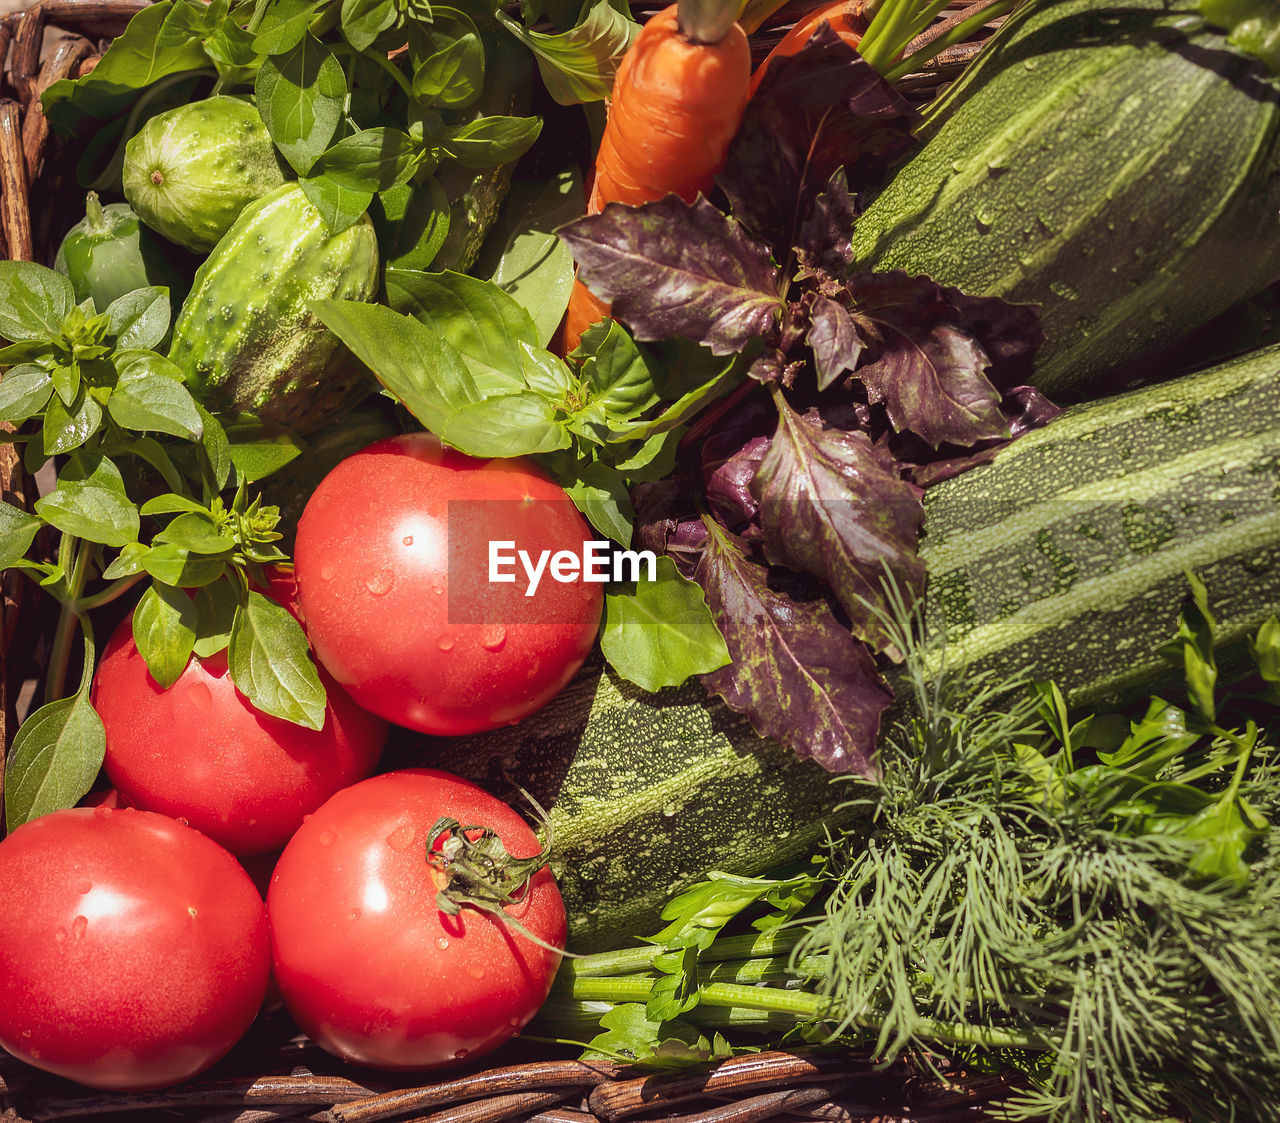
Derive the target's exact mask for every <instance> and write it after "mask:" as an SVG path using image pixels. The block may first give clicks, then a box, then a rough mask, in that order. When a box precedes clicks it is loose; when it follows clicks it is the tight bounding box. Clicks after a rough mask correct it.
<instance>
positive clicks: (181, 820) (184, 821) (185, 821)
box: [178, 815, 191, 827]
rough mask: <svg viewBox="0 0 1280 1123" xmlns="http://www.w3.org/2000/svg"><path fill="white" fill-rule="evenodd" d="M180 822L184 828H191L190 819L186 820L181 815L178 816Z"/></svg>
mask: <svg viewBox="0 0 1280 1123" xmlns="http://www.w3.org/2000/svg"><path fill="white" fill-rule="evenodd" d="M178 822H179V823H181V824H182V825H183V826H184V827H189V826H191V821H190V820H189V819H186V818H184V817H183V816H181V815H179V816H178Z"/></svg>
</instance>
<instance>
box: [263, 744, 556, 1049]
mask: <svg viewBox="0 0 1280 1123" xmlns="http://www.w3.org/2000/svg"><path fill="white" fill-rule="evenodd" d="M442 815H449V816H452V817H453V818H456V819H457V820H458V821H459V822H460V823H462V824H463V825H466V826H471V825H475V824H481V825H484V826H487V827H490V828H492V829H493V830H494V831H496V832H497V834H498V837H499V838H501V840H502V842H503V844H504V846H505V847H506V849H507V850H508V852H510V853H512V854H513V855H515V856H516V857H529V856H531V855H534V854H537V853H538V850H539V847H538V841H537V838H536V837H535V835H534V833H533V831H532V830H530V828H529V826H528V825H527V824H526V823H525V821H524V820H523V819H522V818H521V817H520V816H519V815H518V814H517V813H516V812H515V811H514V810H512V808H510V807H509V806H507V805H506V804H505V803H503V802H502V801H501V800H499V799H496V798H495V797H493V796H491V795H489V794H488V793H486V792H484V791H483V790H481V789H480V788H478V787H476V786H475V785H474V784H471V783H469V782H467V781H466V780H462V779H459V778H458V777H456V776H451V775H449V774H448V773H445V772H438V771H435V770H432V769H406V770H402V771H399V772H388V773H385V774H383V775H381V776H374V777H373V778H372V779H369V780H364V781H362V782H361V783H359V784H356V785H354V786H352V787H350V788H347V789H345V790H344V791H341V792H338V794H337V795H335V796H334V797H333V798H332V799H330V800H329V801H328V802H327V803H326V804H325V805H324V806H323V807H321V808H320V810H319V811H317V812H316V813H315V814H314V815H312V816H311V817H310V818H309V819H308V820H307V821H306V822H305V823H304V824H303V825H302V826H301V827H300V828H299V830H298V833H297V834H296V835H294V836H293V838H292V840H291V841H290V842H289V845H288V846H286V847H285V849H284V853H283V854H282V855H281V856H280V860H279V862H277V863H276V870H275V874H274V876H273V877H272V879H271V888H270V890H269V891H268V893H267V912H268V914H269V915H270V918H271V937H272V947H273V952H274V956H275V978H276V982H277V984H278V985H279V987H280V992H281V994H282V995H283V997H284V1003H285V1007H286V1008H287V1009H288V1011H289V1013H290V1014H292V1015H293V1018H294V1020H295V1021H296V1022H297V1023H298V1025H299V1026H300V1027H301V1029H302V1030H303V1031H304V1032H305V1033H306V1034H307V1035H308V1036H310V1037H311V1039H312V1040H313V1041H315V1042H316V1043H317V1044H319V1045H321V1046H323V1047H324V1048H325V1049H328V1050H329V1051H330V1052H332V1053H335V1054H337V1055H338V1056H340V1057H343V1058H346V1059H347V1060H351V1061H356V1062H358V1063H361V1064H369V1065H375V1066H378V1067H381V1068H391V1069H410V1068H434V1067H439V1066H443V1065H448V1064H452V1063H456V1062H458V1061H460V1060H462V1059H464V1058H466V1057H469V1056H470V1057H474V1056H477V1055H479V1054H481V1053H485V1052H488V1051H489V1050H491V1049H494V1048H496V1047H497V1046H498V1045H500V1044H502V1043H503V1042H504V1041H506V1040H507V1039H508V1038H510V1037H512V1036H513V1035H514V1034H516V1033H517V1032H519V1030H520V1029H521V1028H522V1027H523V1026H524V1025H525V1023H527V1022H528V1021H529V1019H530V1018H532V1017H533V1015H534V1014H535V1013H536V1012H537V1010H538V1007H539V1006H541V1005H542V1003H543V1002H544V1001H545V999H546V997H547V992H548V991H549V989H550V987H551V981H552V979H553V978H554V977H555V973H556V968H557V967H558V965H559V962H560V956H559V955H558V954H556V953H554V952H552V951H549V950H547V949H546V948H543V947H539V946H538V945H537V944H535V943H534V942H533V941H531V940H529V939H528V938H527V937H526V936H524V935H522V934H521V933H519V932H517V931H516V930H515V929H514V928H512V927H510V926H509V925H507V924H505V923H503V922H502V921H501V920H499V919H498V918H496V917H494V916H491V915H489V914H487V913H483V912H479V911H477V910H475V909H473V908H470V907H465V908H463V910H462V912H461V913H459V914H458V915H457V916H449V915H447V914H445V913H443V912H441V911H440V909H439V908H437V906H436V891H437V888H438V887H439V884H440V881H439V874H438V873H437V872H436V871H435V870H433V868H432V867H431V866H430V865H429V864H428V861H427V851H428V845H429V842H430V841H432V840H429V839H428V837H427V836H428V832H429V831H430V830H431V828H432V827H433V826H434V825H435V823H436V821H437V820H438V819H439V818H440V816H442ZM508 912H510V914H511V915H512V916H513V917H514V918H515V919H516V920H517V921H519V923H520V924H521V925H523V926H524V927H525V928H526V929H528V930H529V931H530V932H532V933H534V934H535V935H537V936H538V937H539V938H540V939H541V940H543V941H544V942H545V943H547V944H550V945H552V946H554V947H562V946H563V945H564V940H565V935H566V922H565V912H564V904H563V902H562V901H561V899H560V891H559V889H558V888H557V887H556V883H555V880H554V879H553V878H552V876H551V873H550V871H549V870H547V869H546V868H543V869H541V870H539V871H538V872H537V873H535V874H534V875H533V877H532V878H531V879H530V881H529V883H528V885H527V888H526V890H525V891H524V893H523V894H522V895H521V897H520V900H519V903H518V904H517V905H515V906H508Z"/></svg>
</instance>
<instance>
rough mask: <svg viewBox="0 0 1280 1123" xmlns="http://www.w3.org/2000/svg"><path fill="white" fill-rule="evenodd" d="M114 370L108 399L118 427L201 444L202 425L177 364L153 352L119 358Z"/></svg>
mask: <svg viewBox="0 0 1280 1123" xmlns="http://www.w3.org/2000/svg"><path fill="white" fill-rule="evenodd" d="M117 369H118V370H119V373H120V377H119V380H118V381H117V382H116V388H115V391H114V392H113V393H112V395H111V397H110V398H108V399H107V411H108V412H109V413H110V414H111V417H112V420H114V421H115V423H116V424H117V425H119V426H120V427H121V428H123V429H134V430H143V431H148V432H153V433H167V434H169V435H170V436H172V437H185V438H186V439H187V440H192V441H198V440H200V438H201V436H202V435H203V433H204V421H203V419H202V418H201V416H200V411H199V409H198V408H197V407H196V402H195V399H194V398H192V396H191V391H190V390H188V389H187V387H186V385H185V384H184V382H183V381H182V372H181V371H180V370H179V369H178V367H177V365H176V364H174V363H172V362H170V361H169V360H168V359H166V358H163V357H162V356H160V355H157V354H156V353H155V352H154V351H130V352H126V353H125V355H122V356H120V358H119V360H118V367H117Z"/></svg>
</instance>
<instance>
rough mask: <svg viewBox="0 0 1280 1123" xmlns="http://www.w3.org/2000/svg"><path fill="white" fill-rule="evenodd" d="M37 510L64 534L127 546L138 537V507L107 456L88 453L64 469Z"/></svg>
mask: <svg viewBox="0 0 1280 1123" xmlns="http://www.w3.org/2000/svg"><path fill="white" fill-rule="evenodd" d="M35 509H36V514H38V515H39V516H40V517H41V518H42V519H44V520H45V522H47V523H49V524H51V525H52V526H54V527H56V528H57V529H58V530H60V531H62V532H63V533H64V534H70V535H73V536H75V537H76V538H87V539H88V540H89V541H90V542H101V543H102V544H103V545H104V546H123V545H125V544H126V543H128V542H134V541H137V538H138V529H139V526H140V522H139V519H138V508H137V507H135V506H134V505H133V502H132V501H131V500H130V499H129V496H128V495H127V494H126V492H125V489H124V480H123V479H122V477H121V475H120V470H119V469H118V468H117V467H116V466H115V465H114V464H112V463H111V461H110V460H108V459H107V458H106V457H102V456H97V457H86V458H84V460H83V461H82V462H79V463H72V464H70V465H68V466H67V467H66V468H64V469H63V471H62V473H61V474H60V475H59V477H58V481H57V484H56V486H55V487H54V489H53V490H52V491H51V492H49V494H48V495H45V496H42V497H41V498H40V499H37V500H36V502H35Z"/></svg>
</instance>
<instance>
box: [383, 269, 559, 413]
mask: <svg viewBox="0 0 1280 1123" xmlns="http://www.w3.org/2000/svg"><path fill="white" fill-rule="evenodd" d="M386 286H387V303H388V304H390V305H391V307H392V308H394V309H396V311H398V312H404V313H407V314H409V315H411V316H413V317H415V318H416V319H418V320H421V321H422V322H423V323H424V324H427V325H429V326H430V327H431V328H432V330H433V331H436V332H438V333H439V334H440V335H441V336H442V337H443V338H444V339H445V341H446V342H448V343H449V344H450V346H452V347H453V348H454V349H455V350H456V351H457V352H458V353H459V354H460V355H461V356H462V357H463V358H464V359H465V360H466V363H467V369H468V370H469V371H470V372H471V377H472V378H473V379H474V380H475V384H476V387H477V388H478V389H479V391H480V393H481V394H493V393H505V392H511V391H517V392H518V391H521V390H523V389H525V386H526V379H525V376H524V374H523V368H524V366H525V361H526V360H525V358H524V354H523V353H522V352H521V350H520V348H519V344H520V343H522V342H523V343H528V344H530V345H536V343H537V338H538V333H537V329H536V328H535V327H534V325H533V320H532V319H530V317H529V313H528V312H526V311H525V310H524V309H523V308H522V307H521V306H520V305H519V304H518V303H516V301H515V300H514V299H512V298H511V297H509V296H507V294H506V293H504V292H503V291H502V290H501V289H499V288H498V287H497V286H496V285H493V284H491V283H490V282H488V281H483V280H480V279H479V278H478V277H469V276H467V275H466V274H464V273H455V272H452V271H445V272H442V273H417V272H412V271H408V270H403V269H388V270H387V271H386Z"/></svg>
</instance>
